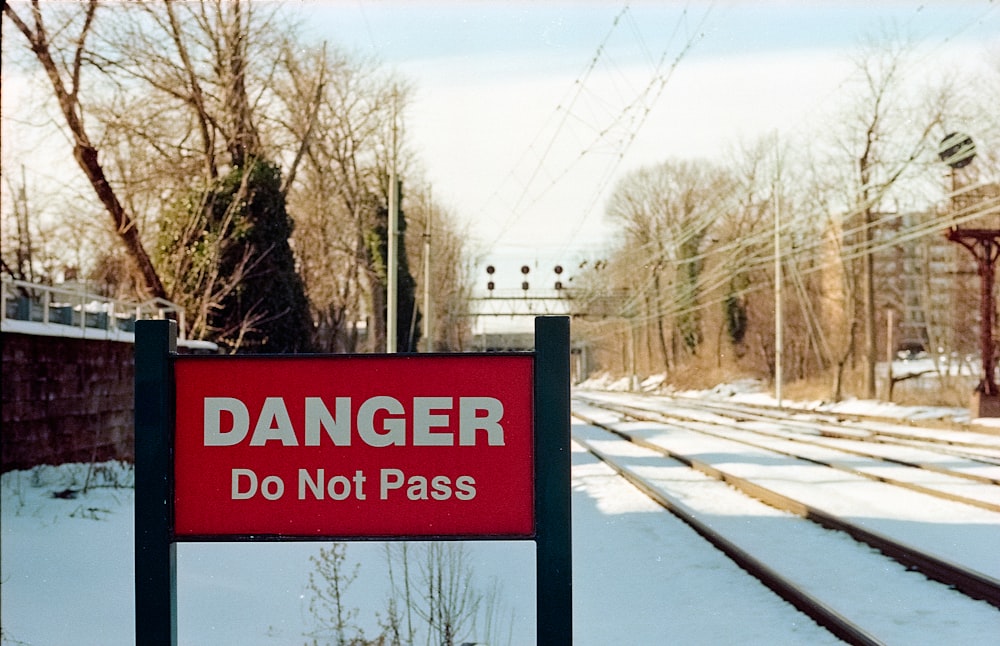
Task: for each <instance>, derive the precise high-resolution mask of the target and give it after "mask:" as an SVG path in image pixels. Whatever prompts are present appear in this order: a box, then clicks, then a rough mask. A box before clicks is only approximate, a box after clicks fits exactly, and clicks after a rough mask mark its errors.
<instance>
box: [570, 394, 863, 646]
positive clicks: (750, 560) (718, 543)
mask: <svg viewBox="0 0 1000 646" xmlns="http://www.w3.org/2000/svg"><path fill="white" fill-rule="evenodd" d="M574 414H575V413H574ZM581 419H582V418H581ZM588 423H592V422H588ZM595 425H596V424H595ZM602 428H603V427H602ZM605 430H607V429H605ZM573 441H574V442H576V443H577V444H579V445H580V446H582V447H583V448H585V449H586V450H587V451H588V452H589V453H590V454H592V455H593V456H594V457H596V458H597V459H598V460H600V461H601V462H603V463H605V464H607V465H608V466H609V467H610V468H611V469H612V470H614V472H615V473H617V474H618V475H620V476H621V477H622V478H624V479H625V480H627V481H628V482H629V483H630V484H631V485H632V486H634V487H635V488H636V489H638V490H639V491H641V492H642V493H643V494H644V495H646V496H647V497H649V498H650V499H651V500H652V501H653V502H655V503H656V504H658V505H660V506H661V507H663V508H664V509H666V510H667V511H668V512H670V513H671V514H673V515H674V516H676V517H677V518H679V519H680V520H681V521H683V522H684V523H685V524H686V525H688V526H689V527H691V529H693V530H694V531H695V532H696V533H697V534H698V535H700V536H701V537H702V538H704V539H705V540H706V541H708V542H709V543H711V544H712V545H713V546H715V547H716V548H717V549H718V550H719V551H721V552H722V553H723V554H725V555H726V556H727V557H728V558H729V559H730V560H732V561H733V562H734V563H736V564H737V565H738V566H739V567H741V568H742V569H743V570H745V571H746V572H748V573H749V574H750V575H751V576H753V577H754V578H755V579H758V580H759V581H760V582H761V583H763V584H764V585H765V586H766V587H767V588H768V589H770V590H771V591H773V592H774V593H775V594H777V595H778V596H779V597H781V598H782V599H784V600H785V601H787V602H788V603H790V604H791V605H792V606H794V607H795V608H797V609H798V610H799V611H800V612H802V613H804V614H806V615H808V616H809V617H810V618H812V619H813V621H815V622H816V623H818V624H819V625H820V626H822V627H823V628H826V629H827V630H828V631H830V632H831V633H833V634H834V635H836V636H837V637H838V638H840V639H842V640H844V641H846V642H848V643H850V644H855V645H857V646H876V645H881V644H883V642H882V641H880V640H879V639H877V638H876V637H875V636H873V635H872V634H871V633H869V632H868V631H866V630H864V629H863V628H861V627H860V626H858V625H857V624H855V623H854V622H852V621H851V620H849V619H848V618H847V617H845V616H844V615H842V614H841V613H839V612H837V611H836V610H834V609H833V608H832V607H830V606H829V605H828V604H826V603H824V602H823V601H821V600H820V599H818V598H817V597H815V596H813V595H811V594H809V593H808V592H806V591H805V590H803V589H802V588H801V587H799V586H798V585H796V584H795V583H794V582H792V581H790V580H789V579H787V578H786V577H784V576H782V575H781V574H779V573H778V572H777V571H775V570H774V569H772V568H770V567H769V566H767V565H766V564H765V563H763V562H762V561H760V560H759V559H757V558H755V557H754V556H753V555H751V554H750V553H749V552H747V551H746V550H744V549H742V548H741V547H739V546H738V545H736V544H735V543H733V542H732V541H730V540H729V539H727V538H726V537H725V536H723V535H722V534H720V533H719V532H716V531H715V530H714V529H712V528H711V527H709V526H708V525H707V524H705V523H703V522H701V521H700V520H698V517H697V514H695V513H694V512H693V511H692V510H691V509H690V508H689V507H687V506H686V505H684V504H683V503H682V502H680V501H678V500H675V499H673V498H671V497H670V496H667V495H666V494H664V493H663V492H662V491H660V490H658V489H657V488H655V487H653V486H652V485H650V484H649V483H648V482H646V481H645V480H644V479H642V478H641V477H639V476H638V475H636V474H635V473H633V472H632V471H631V470H629V469H628V468H626V467H624V466H622V465H621V464H619V463H618V462H617V461H615V460H614V459H613V458H611V457H609V456H608V455H607V454H605V453H604V452H603V451H601V450H600V449H597V448H596V447H594V446H593V445H592V444H591V443H590V442H588V441H587V440H584V439H582V438H579V437H574V438H573Z"/></svg>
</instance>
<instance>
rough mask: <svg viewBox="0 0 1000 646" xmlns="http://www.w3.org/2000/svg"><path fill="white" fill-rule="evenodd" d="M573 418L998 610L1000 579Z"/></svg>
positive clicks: (585, 418)
mask: <svg viewBox="0 0 1000 646" xmlns="http://www.w3.org/2000/svg"><path fill="white" fill-rule="evenodd" d="M616 412H621V411H616ZM573 415H574V416H575V417H577V418H578V419H580V420H582V421H584V422H586V423H587V424H590V425H592V426H596V427H598V428H602V429H604V430H606V431H608V432H610V433H612V434H614V435H615V436H617V437H620V438H622V439H624V440H627V441H629V442H631V443H633V444H635V445H637V446H641V447H643V448H646V449H650V450H653V451H656V452H658V453H660V454H662V455H665V456H667V457H670V458H673V459H675V460H677V461H679V462H682V463H684V464H686V465H687V466H689V467H691V468H693V469H696V470H697V471H700V472H702V473H704V474H706V475H708V476H711V477H713V478H715V479H717V480H720V481H722V482H726V483H727V484H730V485H731V486H733V487H735V488H736V489H738V490H739V491H742V492H743V493H745V494H747V495H748V496H751V497H753V498H756V499H758V500H760V501H761V502H763V503H766V504H768V505H770V506H772V507H775V508H776V509H781V510H784V511H788V512H791V513H794V514H796V515H798V516H801V517H802V518H805V519H807V520H811V521H813V522H815V523H818V524H819V525H821V526H823V527H826V528H828V529H835V530H838V531H842V532H845V533H846V534H848V535H849V536H851V537H853V538H854V539H855V540H858V541H861V542H863V543H865V544H867V545H869V546H871V547H873V548H875V549H877V550H879V551H880V552H882V553H883V554H885V555H886V556H887V557H889V558H891V559H893V560H895V561H897V562H898V563H901V564H902V565H904V566H907V567H910V568H913V569H915V570H917V571H919V572H921V573H923V574H924V575H925V576H927V577H928V578H930V579H933V580H935V581H938V582H940V583H944V584H945V585H950V586H952V587H954V588H955V589H956V590H959V591H960V592H962V593H963V594H965V595H966V596H969V597H971V598H973V599H979V600H983V601H986V602H987V603H989V604H990V605H993V606H995V607H997V608H1000V580H997V579H994V578H993V577H990V576H988V575H986V574H983V573H981V572H976V571H974V570H971V569H969V568H967V567H964V566H962V565H959V564H957V563H953V562H950V561H948V560H946V559H943V558H940V557H937V556H933V555H931V554H927V553H925V552H922V551H920V550H919V549H917V548H915V547H913V546H910V545H907V544H905V543H902V542H900V541H897V540H895V539H893V538H890V537H888V536H885V535H883V534H880V533H878V532H874V531H871V530H868V529H865V528H864V527H861V526H860V525H857V524H855V523H852V522H850V521H848V520H845V519H842V518H839V517H837V516H834V515H832V514H829V513H827V512H825V511H823V510H821V509H817V508H816V507H813V506H811V505H808V504H805V503H803V502H800V501H798V500H795V499H793V498H790V497H788V496H786V495H784V494H781V493H778V492H776V491H774V490H772V489H768V488H766V487H763V486H761V485H759V484H756V483H754V482H751V481H750V480H747V479H745V478H742V477H740V476H736V475H734V474H731V473H728V472H726V471H724V470H722V469H718V468H716V467H714V466H712V465H710V464H708V463H706V462H703V461H701V460H698V459H696V458H692V457H690V456H687V455H683V454H680V453H677V452H676V451H671V450H670V449H667V448H665V447H663V446H660V445H657V444H654V443H652V442H649V441H646V440H643V439H641V438H637V437H633V436H631V435H629V434H628V433H625V432H623V431H619V430H617V429H615V428H613V427H611V426H608V425H607V424H603V423H601V422H599V421H597V420H594V419H592V418H590V417H588V416H586V415H583V414H582V413H579V412H577V411H574V412H573Z"/></svg>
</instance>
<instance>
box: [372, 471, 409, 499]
mask: <svg viewBox="0 0 1000 646" xmlns="http://www.w3.org/2000/svg"><path fill="white" fill-rule="evenodd" d="M403 482H404V478H403V472H402V471H400V470H399V469H382V471H381V473H380V474H379V489H378V491H379V499H381V500H385V499H387V498H388V497H389V492H390V491H391V490H393V489H399V488H400V487H402V486H403Z"/></svg>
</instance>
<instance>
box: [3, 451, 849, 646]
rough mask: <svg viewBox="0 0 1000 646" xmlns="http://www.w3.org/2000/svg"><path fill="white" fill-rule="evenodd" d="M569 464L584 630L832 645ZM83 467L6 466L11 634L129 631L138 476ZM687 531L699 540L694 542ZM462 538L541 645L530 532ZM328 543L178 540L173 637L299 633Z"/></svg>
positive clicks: (221, 639) (128, 637)
mask: <svg viewBox="0 0 1000 646" xmlns="http://www.w3.org/2000/svg"><path fill="white" fill-rule="evenodd" d="M573 461H574V467H573V478H574V485H573V515H574V532H573V541H574V550H573V551H574V597H575V599H574V639H575V641H576V643H578V644H582V645H584V646H586V645H593V646H602V645H605V644H613V643H629V644H650V645H654V644H662V643H664V640H667V641H670V642H672V643H711V644H719V643H741V644H776V643H782V644H832V643H838V642H837V640H836V639H834V638H833V637H832V636H830V635H829V633H827V632H826V631H824V630H823V629H821V628H820V627H819V626H817V625H815V624H814V623H813V622H812V621H811V620H809V619H808V618H806V617H805V616H803V615H801V614H799V613H798V612H796V611H795V610H793V609H792V608H790V607H789V606H787V605H785V604H782V603H780V602H776V599H775V597H774V596H773V594H772V593H770V592H769V591H768V590H766V589H765V588H763V586H761V585H760V584H758V583H755V582H754V581H752V580H750V579H749V578H748V577H746V576H745V575H743V574H742V573H741V571H739V570H738V569H736V568H735V567H733V566H732V565H731V564H729V563H728V561H726V559H725V557H723V556H722V555H721V554H720V553H719V552H717V551H716V550H714V549H713V548H711V547H709V546H708V545H707V544H705V543H703V541H701V539H699V538H698V537H697V536H695V535H694V534H693V532H691V530H689V529H688V528H687V527H686V526H684V525H682V524H680V523H678V522H676V521H674V520H672V519H671V518H670V517H669V516H668V515H667V514H664V513H663V512H662V510H660V508H659V507H657V506H656V505H655V504H654V503H652V502H650V501H649V500H648V499H646V498H645V497H644V496H642V495H641V494H639V493H638V492H637V491H636V490H635V489H634V488H632V487H631V486H630V485H628V484H626V483H625V482H624V481H623V480H621V479H620V478H618V477H617V476H616V475H615V474H614V473H613V472H611V470H610V469H608V468H607V467H605V466H603V465H601V464H599V463H597V461H596V460H595V459H594V458H592V457H591V456H589V455H588V454H586V453H584V452H583V451H582V450H580V449H579V448H578V447H577V448H575V449H574V453H573ZM85 469H86V467H85V465H66V466H63V467H61V468H43V469H39V470H35V471H31V472H12V473H7V474H4V476H3V480H2V494H3V498H2V503H3V517H2V521H3V536H2V538H3V543H2V581H3V583H2V618H3V643H4V644H7V643H10V644H33V645H49V644H55V645H58V644H73V645H80V646H83V645H86V644H94V645H101V646H106V645H115V644H131V643H133V641H134V626H135V623H134V616H133V613H134V605H133V588H132V575H133V569H132V555H133V548H132V540H133V539H132V537H133V530H132V522H133V516H132V504H133V496H132V489H129V488H118V489H115V488H97V489H92V490H91V491H90V492H88V493H87V494H86V495H79V496H77V497H76V498H65V499H64V498H56V497H54V496H53V494H54V493H58V492H62V491H65V490H67V489H69V488H73V489H76V488H78V487H79V486H80V483H81V478H82V474H83V472H84V470H85ZM691 544H695V545H698V544H701V545H702V547H700V548H698V549H696V550H694V551H691V550H688V549H686V546H688V545H691ZM382 545H383V544H381V543H351V544H349V545H348V550H349V551H348V554H349V555H350V558H351V559H352V560H355V559H356V560H357V561H359V562H361V564H362V569H361V573H362V576H361V577H359V579H358V580H357V581H356V582H355V583H354V584H353V585H352V587H351V590H350V595H349V597H350V603H351V604H352V605H356V606H357V607H359V608H361V609H362V613H361V614H360V615H359V623H364V624H366V632H367V633H368V634H369V635H373V634H375V632H376V628H375V619H374V612H373V609H381V608H383V607H384V605H383V602H384V599H385V594H386V589H385V587H384V586H383V585H382V584H381V583H379V582H380V581H384V574H385V573H384V565H383V562H384V559H383V547H382ZM466 545H467V546H468V547H469V549H470V550H471V551H472V553H473V554H474V558H473V566H474V570H475V572H476V576H477V577H481V578H491V577H496V578H497V579H499V580H500V581H501V585H502V591H503V597H504V601H505V607H506V608H507V609H508V610H509V611H510V616H511V617H512V619H513V632H512V635H511V639H510V643H511V644H515V645H520V644H533V643H534V627H535V615H534V604H535V594H534V567H535V563H534V544H533V543H531V542H507V543H494V542H487V543H467V544H466ZM319 547H321V545H320V544H317V543H299V542H296V543H203V544H187V543H185V544H180V545H178V564H177V569H178V624H179V628H178V634H179V643H180V644H184V645H188V644H205V645H209V644H211V645H224V644H234V645H235V644H240V645H245V644H302V643H305V642H306V636H305V634H306V633H307V632H308V631H309V630H310V629H311V628H312V621H311V619H310V617H309V613H308V589H307V582H308V576H309V572H310V569H311V564H310V560H309V557H310V556H313V555H315V554H317V552H318V550H319ZM682 548H683V549H682ZM364 577H368V578H369V580H374V581H375V582H376V583H369V582H365V580H364ZM321 643H322V642H321Z"/></svg>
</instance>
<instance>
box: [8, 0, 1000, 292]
mask: <svg viewBox="0 0 1000 646" xmlns="http://www.w3.org/2000/svg"><path fill="white" fill-rule="evenodd" d="M285 4H286V8H287V9H288V10H289V11H291V12H295V13H297V14H298V16H299V17H300V18H301V21H302V24H303V27H304V30H305V34H306V37H307V38H310V39H313V40H315V41H316V42H320V41H327V42H329V43H331V44H333V45H335V46H337V47H340V48H342V49H345V50H347V51H349V52H354V53H357V54H358V55H360V56H366V57H369V56H373V57H375V58H376V59H377V60H379V61H381V62H382V64H384V65H385V66H386V67H387V68H389V69H391V70H394V71H396V72H397V73H398V74H399V75H400V76H401V77H402V78H403V79H405V80H407V81H408V82H409V83H410V84H412V86H413V88H414V95H413V100H412V103H411V104H410V105H409V106H408V108H407V110H406V112H405V114H404V115H403V127H404V137H405V141H406V144H407V145H408V146H409V148H410V150H411V151H413V152H414V153H415V154H416V156H417V158H418V160H419V165H420V168H421V170H422V172H423V175H424V176H425V178H426V180H427V181H428V182H429V183H430V185H431V191H432V194H433V196H434V200H435V202H436V203H438V204H440V205H442V206H444V207H445V208H447V209H448V211H449V212H450V213H452V214H453V215H454V216H455V218H457V220H458V222H459V223H460V225H461V226H463V227H464V229H465V230H466V231H467V235H468V239H469V242H470V250H471V251H472V252H473V253H474V254H475V258H476V260H477V266H476V269H475V271H476V274H475V276H474V278H475V284H476V286H477V289H478V292H479V293H480V294H482V293H483V292H484V288H485V285H486V282H487V276H486V273H485V267H486V266H487V265H491V264H492V265H495V266H496V268H497V272H496V274H495V275H494V276H493V280H494V281H495V283H496V285H497V288H498V289H512V290H515V291H517V290H518V289H519V287H520V284H521V281H522V279H523V276H522V275H521V273H520V271H519V268H520V267H521V266H522V265H527V266H529V268H530V269H531V274H530V275H529V276H528V279H529V282H530V284H531V286H532V288H536V287H543V286H544V287H548V286H550V285H551V283H552V282H554V280H555V275H554V273H553V268H554V267H555V265H557V264H558V265H561V266H563V267H565V268H566V270H567V271H566V273H565V274H563V276H562V277H561V278H562V280H563V282H564V283H565V282H567V281H570V280H571V279H572V276H573V271H574V269H576V268H578V266H579V264H580V263H581V262H582V261H583V260H596V259H599V258H601V257H604V256H606V255H607V252H608V249H609V247H610V246H611V245H613V243H614V229H613V228H612V227H611V226H610V225H609V223H608V222H607V221H606V220H605V218H604V205H605V203H606V201H607V199H608V197H609V195H610V194H611V192H612V191H613V189H614V186H615V184H616V182H618V181H619V180H620V179H621V178H622V177H623V176H624V175H625V174H627V173H628V172H630V171H634V170H636V169H638V168H640V167H642V166H646V165H651V164H656V163H660V162H663V161H666V160H667V159H671V158H674V159H676V158H688V159H691V158H697V159H702V158H707V159H721V158H724V157H725V156H726V155H728V154H731V153H732V151H733V150H734V149H736V148H738V147H740V146H741V145H749V144H752V143H753V142H754V141H755V140H757V139H759V138H762V137H766V136H770V135H772V134H774V133H778V134H779V136H780V137H782V138H783V139H785V140H786V141H787V140H791V141H795V140H796V138H799V139H801V140H807V139H808V138H811V137H814V136H815V134H816V132H817V128H818V127H821V126H817V123H820V122H822V119H823V118H824V117H826V118H827V119H829V115H830V114H831V112H832V111H835V110H836V106H837V105H838V102H839V101H841V100H842V99H843V97H844V95H845V94H846V93H847V91H848V79H849V77H850V74H851V72H852V70H853V69H854V67H853V65H854V64H853V62H852V59H851V57H852V55H856V54H857V52H858V49H859V46H860V43H861V42H862V41H863V40H864V39H865V38H867V37H872V36H877V35H878V34H882V33H886V32H898V33H902V34H906V35H908V36H909V37H910V38H911V39H912V40H913V41H914V42H915V43H917V45H918V48H917V56H916V57H915V63H914V64H916V65H920V66H921V73H920V74H916V75H914V76H915V77H919V78H921V79H924V78H927V79H930V78H932V77H933V76H935V75H939V76H940V75H944V74H945V73H946V70H950V69H954V68H955V67H968V66H969V65H975V64H981V62H982V61H983V60H985V59H986V54H987V53H988V52H998V51H1000V2H998V1H997V0H976V1H972V0H926V1H923V2H918V1H913V0H905V1H904V0H873V1H868V2H862V1H860V0H841V1H839V2H833V1H811V2H792V1H776V0H770V1H764V2H733V1H728V2H725V1H716V2H706V1H702V0H692V1H690V2H680V1H666V2H651V1H643V2H634V3H631V4H626V3H624V2H609V1H606V0H592V1H586V2H582V1H577V2H570V1H566V0H564V1H562V2H552V1H542V2H525V1H508V2H458V1H457V0H450V1H445V0H439V1H437V2H427V1H425V0H417V1H412V2H402V1H401V0H387V1H375V0H353V1H349V0H293V1H289V2H286V3H285ZM924 68H926V71H925V70H924ZM8 87H13V86H10V85H9V86H8ZM13 96H14V92H12V91H8V92H7V93H6V94H5V97H4V104H5V105H4V107H5V108H7V109H10V108H11V102H12V101H16V99H14V98H12V97H13ZM15 107H16V106H15ZM5 125H6V124H5ZM5 134H6V133H5ZM4 143H5V145H4V160H5V162H6V164H7V165H6V168H7V171H6V172H10V169H11V168H13V167H12V166H10V165H9V163H10V161H11V159H12V157H11V155H14V156H15V157H17V159H16V161H21V159H28V158H29V157H31V156H34V157H35V159H37V160H40V163H38V164H35V167H36V168H35V170H36V171H39V172H42V173H43V174H44V173H45V172H46V170H45V169H48V168H51V167H52V166H53V159H65V158H66V157H67V155H66V151H67V148H66V146H67V142H66V140H65V136H58V135H57V136H55V137H53V138H50V139H49V140H48V141H47V142H46V143H45V145H40V144H39V143H38V142H36V141H30V142H20V143H21V144H24V145H26V146H27V149H25V148H24V147H23V146H19V142H18V141H17V138H16V137H6V136H5V137H4ZM12 151H16V152H12ZM30 173H31V169H30V168H29V175H30ZM30 179H31V178H30V177H29V180H30ZM29 185H30V181H29Z"/></svg>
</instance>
